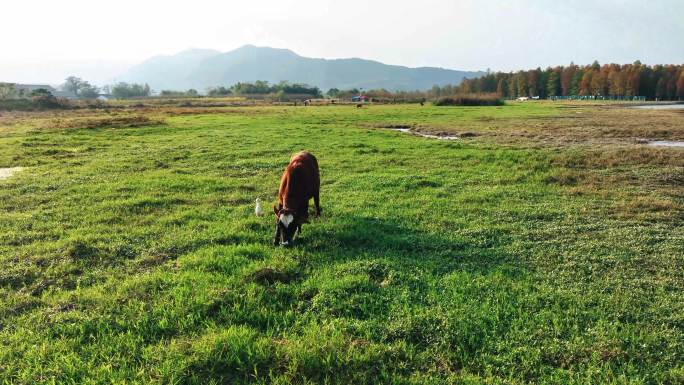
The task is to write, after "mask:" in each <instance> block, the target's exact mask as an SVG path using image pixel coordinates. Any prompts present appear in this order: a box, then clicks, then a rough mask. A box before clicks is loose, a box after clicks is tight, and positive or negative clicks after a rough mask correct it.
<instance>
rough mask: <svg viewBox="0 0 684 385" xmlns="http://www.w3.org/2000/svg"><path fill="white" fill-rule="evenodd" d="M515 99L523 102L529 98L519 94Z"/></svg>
mask: <svg viewBox="0 0 684 385" xmlns="http://www.w3.org/2000/svg"><path fill="white" fill-rule="evenodd" d="M515 100H517V101H519V102H524V101H527V100H530V98H528V97H527V96H521V97H519V98H517V99H515Z"/></svg>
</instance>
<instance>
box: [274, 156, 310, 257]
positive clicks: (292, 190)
mask: <svg viewBox="0 0 684 385" xmlns="http://www.w3.org/2000/svg"><path fill="white" fill-rule="evenodd" d="M320 188H321V177H320V172H319V170H318V160H317V159H316V157H315V156H313V155H312V154H310V153H308V152H306V151H302V152H298V153H296V154H294V155H293V156H292V158H291V159H290V164H289V165H288V166H287V168H286V169H285V171H284V172H283V176H282V178H281V179H280V190H279V192H278V204H277V205H274V206H273V212H274V213H275V215H276V229H275V237H274V239H273V244H274V245H276V246H277V245H278V244H280V245H281V246H289V245H291V244H292V243H293V242H294V235H295V233H297V232H298V233H299V234H300V235H301V233H302V224H304V223H308V218H309V200H310V199H311V198H313V200H314V204H315V205H316V217H319V216H320V215H321V205H320V199H319V191H320Z"/></svg>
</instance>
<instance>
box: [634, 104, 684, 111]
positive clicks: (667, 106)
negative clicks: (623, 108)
mask: <svg viewBox="0 0 684 385" xmlns="http://www.w3.org/2000/svg"><path fill="white" fill-rule="evenodd" d="M631 108H638V109H640V110H684V104H647V105H643V106H634V107H631Z"/></svg>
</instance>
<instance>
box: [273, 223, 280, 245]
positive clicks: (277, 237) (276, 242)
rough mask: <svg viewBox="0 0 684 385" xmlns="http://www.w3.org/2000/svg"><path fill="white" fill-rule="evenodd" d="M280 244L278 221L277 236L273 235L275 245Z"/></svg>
mask: <svg viewBox="0 0 684 385" xmlns="http://www.w3.org/2000/svg"><path fill="white" fill-rule="evenodd" d="M279 244H280V225H278V224H277V223H276V231H275V237H273V245H274V246H278V245H279Z"/></svg>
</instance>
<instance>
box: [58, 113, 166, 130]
mask: <svg viewBox="0 0 684 385" xmlns="http://www.w3.org/2000/svg"><path fill="white" fill-rule="evenodd" d="M159 124H164V120H162V119H156V118H150V117H148V116H144V115H128V116H106V117H92V118H70V119H63V118H57V119H52V120H51V121H49V122H48V124H47V126H46V127H45V128H61V129H63V128H87V129H93V128H127V127H142V126H155V125H159Z"/></svg>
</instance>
